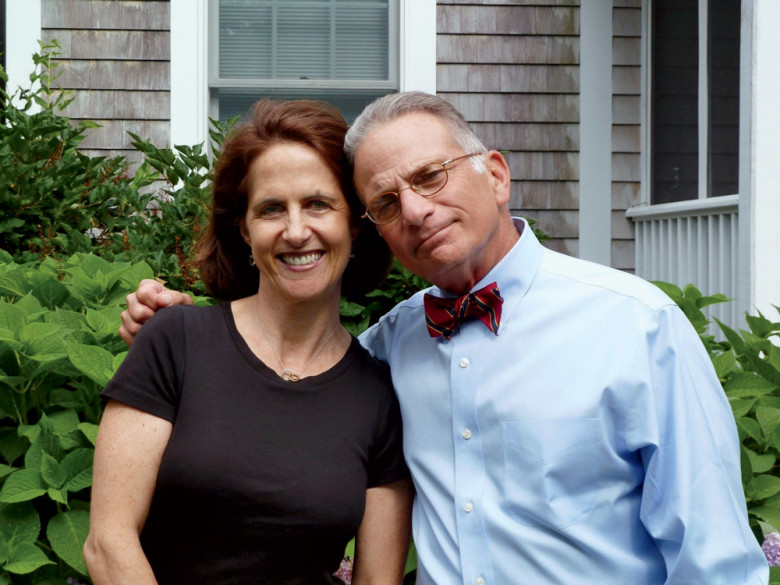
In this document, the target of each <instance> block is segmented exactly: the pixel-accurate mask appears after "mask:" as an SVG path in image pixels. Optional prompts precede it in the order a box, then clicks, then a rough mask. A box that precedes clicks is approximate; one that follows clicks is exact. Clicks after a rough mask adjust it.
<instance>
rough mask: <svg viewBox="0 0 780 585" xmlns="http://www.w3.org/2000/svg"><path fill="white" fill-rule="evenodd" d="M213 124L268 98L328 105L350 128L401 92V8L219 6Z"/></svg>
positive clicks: (272, 2)
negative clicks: (374, 105)
mask: <svg viewBox="0 0 780 585" xmlns="http://www.w3.org/2000/svg"><path fill="white" fill-rule="evenodd" d="M210 11H211V12H210V19H209V22H210V25H209V28H210V41H211V42H210V44H209V46H210V50H209V97H210V104H211V105H210V110H211V115H212V116H213V117H218V118H219V119H222V120H225V119H227V118H229V117H232V116H235V115H237V114H243V113H244V112H246V111H247V110H248V109H249V107H250V106H251V104H252V103H253V102H254V101H256V100H257V99H259V98H261V97H273V98H280V99H299V98H314V99H324V100H326V101H329V102H331V103H333V104H334V105H336V106H338V107H339V108H340V109H341V111H342V113H343V115H344V117H345V118H346V119H347V120H348V121H351V120H353V119H354V118H355V116H357V114H358V113H360V111H361V110H362V109H363V107H365V105H366V104H368V103H369V102H371V101H373V100H374V99H375V98H377V97H379V96H382V95H385V94H387V93H390V92H392V91H397V90H398V89H399V81H398V79H399V74H398V69H399V67H398V61H399V60H398V56H397V55H398V44H399V40H398V36H399V35H398V28H399V26H398V22H399V7H398V0H213V1H212V2H211V4H210Z"/></svg>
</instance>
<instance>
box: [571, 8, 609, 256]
mask: <svg viewBox="0 0 780 585" xmlns="http://www.w3.org/2000/svg"><path fill="white" fill-rule="evenodd" d="M611 224H612V0H593V1H590V2H582V3H581V5H580V170H579V256H580V258H584V259H586V260H592V261H593V262H598V263H600V264H604V265H606V266H609V265H610V264H611V260H612V258H611V256H612V254H611V250H612V225H611Z"/></svg>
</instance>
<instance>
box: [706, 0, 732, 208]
mask: <svg viewBox="0 0 780 585" xmlns="http://www.w3.org/2000/svg"><path fill="white" fill-rule="evenodd" d="M739 26H740V2H739V0H710V6H709V61H710V63H709V126H710V129H709V135H710V145H709V155H710V156H709V165H708V166H709V189H708V195H709V196H710V197H714V196H717V195H734V194H736V193H738V192H739V49H740V43H739Z"/></svg>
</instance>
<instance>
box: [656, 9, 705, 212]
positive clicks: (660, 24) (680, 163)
mask: <svg viewBox="0 0 780 585" xmlns="http://www.w3.org/2000/svg"><path fill="white" fill-rule="evenodd" d="M697 4H698V3H697V1H696V0H655V1H654V2H653V14H652V18H653V49H652V50H653V55H652V59H653V79H652V97H651V100H652V195H651V200H652V203H667V202H669V201H683V200H686V199H695V198H697V197H698V150H699V149H698V99H699V97H698V75H699V71H698V69H699V68H698V59H699V24H698V5H697Z"/></svg>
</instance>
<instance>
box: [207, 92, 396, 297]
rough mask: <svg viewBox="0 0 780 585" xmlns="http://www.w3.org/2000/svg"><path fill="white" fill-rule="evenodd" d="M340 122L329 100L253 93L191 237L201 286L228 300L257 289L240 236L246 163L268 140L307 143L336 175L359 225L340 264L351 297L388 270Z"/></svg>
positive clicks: (383, 247) (244, 208)
mask: <svg viewBox="0 0 780 585" xmlns="http://www.w3.org/2000/svg"><path fill="white" fill-rule="evenodd" d="M347 128H348V126H347V123H346V122H345V121H344V118H343V117H342V116H341V114H340V113H339V112H338V110H337V109H336V108H334V107H333V106H331V105H330V104H327V103H325V102H320V101H315V100H294V101H278V100H267V99H264V100H260V101H259V102H257V103H256V104H255V106H254V108H253V112H252V117H251V119H250V120H249V121H248V122H243V123H241V124H239V125H238V126H236V127H235V128H234V129H233V131H232V132H230V134H229V136H228V137H227V139H226V140H225V143H224V145H223V149H222V154H221V155H220V157H219V160H217V163H216V166H215V171H214V181H213V184H212V204H211V215H210V219H209V225H208V227H207V229H206V230H205V231H204V232H203V235H202V236H201V237H200V239H199V240H198V242H197V244H196V248H195V251H196V262H197V265H198V268H199V269H200V276H201V279H202V280H203V282H204V284H205V285H206V289H207V290H208V291H209V293H211V294H212V295H213V296H215V297H216V298H218V299H222V300H234V299H239V298H243V297H247V296H250V295H253V294H255V293H256V292H257V288H258V282H259V281H258V279H259V272H258V270H257V268H256V267H255V266H251V265H250V264H249V256H250V253H251V250H250V248H249V246H248V245H247V243H246V242H245V241H244V238H243V237H242V236H241V230H240V226H241V222H242V221H244V217H245V216H246V212H247V206H248V200H249V188H250V185H249V180H248V179H247V176H248V171H249V166H250V165H251V164H252V161H254V160H255V159H256V158H257V157H258V156H260V155H262V154H263V153H264V152H265V151H266V150H267V149H268V148H269V147H270V146H272V145H274V144H277V143H279V142H297V143H301V144H305V145H307V146H309V147H311V148H313V149H314V150H315V151H316V152H317V153H318V154H319V155H320V157H322V160H323V162H324V163H325V164H326V165H327V166H328V168H330V169H331V171H332V172H333V174H334V175H335V176H336V178H337V179H338V180H339V183H340V184H341V189H342V191H343V192H344V197H345V198H346V200H347V203H348V204H349V209H350V214H351V223H352V225H353V226H354V227H356V228H358V235H357V238H356V239H355V241H354V242H353V244H352V257H351V259H350V261H349V264H348V265H347V269H346V271H345V272H344V278H343V281H342V294H344V295H345V296H347V297H356V296H359V295H361V294H364V293H366V292H368V291H371V290H373V289H375V288H376V287H377V286H379V284H380V283H381V282H382V280H383V279H384V277H385V275H386V274H387V269H388V267H389V265H390V259H391V253H390V250H389V248H388V247H387V245H386V244H385V243H384V240H382V238H381V237H380V236H379V234H378V232H377V231H376V228H375V227H374V226H373V224H371V223H370V222H367V221H364V222H361V221H360V219H359V218H360V215H361V213H362V211H363V206H362V204H361V203H360V200H359V199H358V197H357V193H356V192H355V188H354V186H353V183H352V166H351V165H350V163H349V162H348V161H347V157H346V156H345V154H344V136H345V135H346V133H347Z"/></svg>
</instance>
